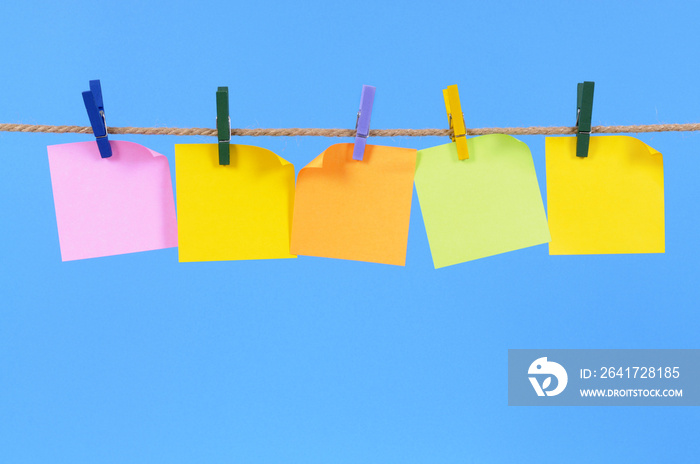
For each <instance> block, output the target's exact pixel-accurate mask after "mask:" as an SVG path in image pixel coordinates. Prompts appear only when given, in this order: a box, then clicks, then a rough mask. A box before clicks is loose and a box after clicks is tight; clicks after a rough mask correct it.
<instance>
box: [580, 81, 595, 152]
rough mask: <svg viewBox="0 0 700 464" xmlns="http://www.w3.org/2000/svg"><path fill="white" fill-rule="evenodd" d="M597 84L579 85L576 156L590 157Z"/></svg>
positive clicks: (586, 83)
mask: <svg viewBox="0 0 700 464" xmlns="http://www.w3.org/2000/svg"><path fill="white" fill-rule="evenodd" d="M594 87H595V82H588V81H586V82H584V83H582V84H581V83H579V84H578V88H577V89H578V91H577V97H576V156H578V157H579V158H587V157H588V145H589V143H590V139H591V117H592V115H593V88H594Z"/></svg>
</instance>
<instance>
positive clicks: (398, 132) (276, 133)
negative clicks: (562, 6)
mask: <svg viewBox="0 0 700 464" xmlns="http://www.w3.org/2000/svg"><path fill="white" fill-rule="evenodd" d="M691 131H700V123H688V124H642V125H632V126H593V127H592V129H591V133H593V134H634V133H640V132H691ZM0 132H39V133H50V134H68V133H72V134H92V128H91V127H88V126H51V125H42V124H0ZM107 132H108V133H109V134H115V135H116V134H139V135H203V136H209V137H216V135H217V131H216V129H207V128H198V127H191V128H175V127H108V128H107ZM355 133H356V131H355V129H303V128H287V129H231V135H233V136H246V137H304V136H315V137H355ZM575 133H576V128H575V127H567V126H558V127H539V126H534V127H483V128H476V129H467V135H486V134H508V135H571V134H575ZM451 135H452V130H450V129H372V130H370V132H369V136H370V137H447V136H451Z"/></svg>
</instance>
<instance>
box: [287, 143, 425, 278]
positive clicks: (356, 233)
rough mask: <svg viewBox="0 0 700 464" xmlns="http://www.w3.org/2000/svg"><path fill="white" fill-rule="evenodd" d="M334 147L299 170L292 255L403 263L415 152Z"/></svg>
mask: <svg viewBox="0 0 700 464" xmlns="http://www.w3.org/2000/svg"><path fill="white" fill-rule="evenodd" d="M352 151H353V144H352V143H340V144H336V145H332V146H330V147H328V149H326V151H324V152H323V153H322V154H321V155H319V156H318V157H317V158H316V159H314V160H313V161H312V162H311V163H309V164H308V165H307V166H306V167H304V168H303V169H302V170H301V171H300V172H299V177H298V179H297V193H296V203H295V205H294V223H293V227H292V247H291V250H292V253H295V254H299V255H309V256H320V257H324V258H338V259H350V260H356V261H368V262H373V263H384V264H395V265H399V266H403V265H404V264H405V262H406V246H407V243H408V224H409V219H410V214H411V197H412V195H413V174H414V171H415V165H416V150H413V149H408V148H395V147H384V146H378V145H367V146H366V148H365V154H364V158H363V159H362V160H361V161H356V160H353V159H352Z"/></svg>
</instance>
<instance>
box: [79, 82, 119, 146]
mask: <svg viewBox="0 0 700 464" xmlns="http://www.w3.org/2000/svg"><path fill="white" fill-rule="evenodd" d="M83 102H84V103H85V109H86V110H87V113H88V117H89V118H90V125H91V126H92V133H93V134H95V140H96V141H97V148H98V149H99V150H100V156H101V157H102V158H109V157H110V156H112V147H111V146H110V145H109V139H108V138H107V123H106V121H105V107H104V103H103V102H102V87H101V86H100V81H99V79H98V80H95V81H90V90H89V91H87V92H83Z"/></svg>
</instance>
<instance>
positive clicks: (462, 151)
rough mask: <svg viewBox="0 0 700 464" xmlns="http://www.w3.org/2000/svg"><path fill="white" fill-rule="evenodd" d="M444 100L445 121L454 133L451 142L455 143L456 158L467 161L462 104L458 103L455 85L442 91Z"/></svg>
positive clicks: (457, 91)
mask: <svg viewBox="0 0 700 464" xmlns="http://www.w3.org/2000/svg"><path fill="white" fill-rule="evenodd" d="M442 95H443V97H444V98H445V108H446V109H447V121H448V122H449V124H450V129H452V130H453V131H454V132H453V133H454V135H452V136H451V138H452V141H453V142H456V143H457V156H459V159H460V160H465V159H469V148H468V147H467V129H466V126H465V124H464V113H462V104H461V103H460V101H459V90H457V86H456V85H450V86H448V87H447V89H443V90H442Z"/></svg>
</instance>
